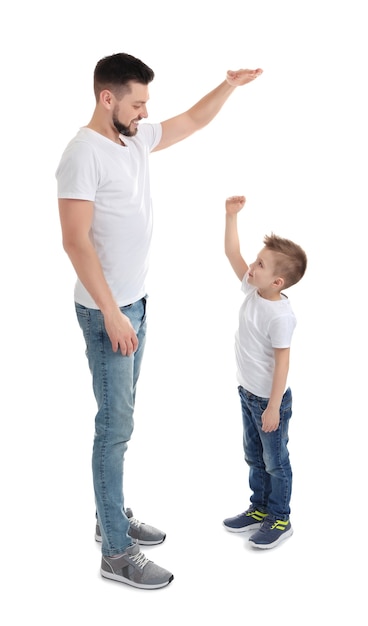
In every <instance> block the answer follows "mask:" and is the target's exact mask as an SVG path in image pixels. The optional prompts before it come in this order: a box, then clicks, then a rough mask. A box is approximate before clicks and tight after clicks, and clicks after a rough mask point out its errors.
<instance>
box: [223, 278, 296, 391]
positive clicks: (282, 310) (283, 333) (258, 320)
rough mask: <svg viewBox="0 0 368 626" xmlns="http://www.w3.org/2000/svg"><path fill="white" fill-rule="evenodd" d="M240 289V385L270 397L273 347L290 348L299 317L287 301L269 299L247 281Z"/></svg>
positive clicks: (237, 353) (237, 348)
mask: <svg viewBox="0 0 368 626" xmlns="http://www.w3.org/2000/svg"><path fill="white" fill-rule="evenodd" d="M247 278H248V274H245V276H244V278H243V281H242V285H241V289H242V291H243V292H244V293H245V300H244V302H243V304H242V306H241V307H240V311H239V328H238V330H237V332H236V335H235V356H236V364H237V380H238V383H239V385H241V386H242V387H244V389H246V390H247V391H250V393H253V394H254V395H256V396H259V397H261V398H269V397H270V395H271V388H272V378H273V372H274V367H275V358H274V348H289V347H290V343H291V338H292V335H293V332H294V329H295V326H296V318H295V315H294V313H293V311H292V308H291V305H290V302H289V300H288V298H287V297H286V296H285V295H284V294H281V300H276V301H275V300H266V299H265V298H262V297H261V296H260V295H259V294H258V293H257V289H256V288H255V287H253V286H251V285H249V284H248V282H247Z"/></svg>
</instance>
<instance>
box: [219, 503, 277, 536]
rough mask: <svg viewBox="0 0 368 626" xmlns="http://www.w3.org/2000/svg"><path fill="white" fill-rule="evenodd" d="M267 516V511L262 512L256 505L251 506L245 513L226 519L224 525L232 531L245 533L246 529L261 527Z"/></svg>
mask: <svg viewBox="0 0 368 626" xmlns="http://www.w3.org/2000/svg"><path fill="white" fill-rule="evenodd" d="M265 517H267V513H262V511H259V510H258V509H257V508H256V507H255V506H250V507H249V509H248V510H247V511H244V513H240V515H235V517H228V518H227V519H225V520H224V521H223V525H224V526H225V528H226V530H229V531H230V532H231V533H243V532H244V531H245V530H253V529H255V528H260V527H261V524H262V522H263V520H264V519H265Z"/></svg>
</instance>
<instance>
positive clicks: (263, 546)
mask: <svg viewBox="0 0 368 626" xmlns="http://www.w3.org/2000/svg"><path fill="white" fill-rule="evenodd" d="M293 532H294V531H293V529H292V528H290V529H289V530H287V531H286V532H285V534H283V535H280V537H279V538H278V539H276V541H273V542H272V543H255V541H252V537H250V538H249V543H250V545H251V546H252V547H253V548H259V549H260V550H270V549H271V548H274V547H275V546H278V545H279V544H280V543H281V542H282V541H285V539H288V538H289V537H291V535H292V534H293Z"/></svg>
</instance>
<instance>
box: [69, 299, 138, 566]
mask: <svg viewBox="0 0 368 626" xmlns="http://www.w3.org/2000/svg"><path fill="white" fill-rule="evenodd" d="M76 312H77V317H78V322H79V325H80V327H81V329H82V331H83V335H84V339H85V342H86V355H87V358H88V364H89V368H90V371H91V374H92V382H93V391H94V394H95V398H96V402H97V409H98V410H97V414H96V417H95V436H94V443H93V454H92V472H93V484H94V491H95V500H96V509H97V517H98V521H99V524H100V528H101V536H102V554H104V555H105V556H114V555H115V554H121V553H122V552H124V551H125V549H126V548H127V546H128V545H131V544H132V539H131V537H130V536H129V535H128V530H129V521H128V518H127V517H126V515H125V512H124V495H123V467H124V454H125V451H126V449H127V445H128V441H129V440H130V437H131V435H132V432H133V426H134V420H133V414H134V404H135V393H136V385H137V381H138V377H139V372H140V367H141V363H142V356H143V352H144V346H145V339H146V298H142V299H141V300H139V301H138V302H135V303H134V304H130V305H128V306H125V307H122V308H121V312H122V313H124V315H126V316H127V317H129V319H130V321H131V324H132V326H133V328H134V330H135V332H136V335H137V337H138V341H139V344H138V349H137V350H136V352H135V353H134V354H132V355H131V356H123V355H122V354H121V352H120V351H118V352H113V350H112V348H111V342H110V339H109V336H108V335H107V333H106V330H105V324H104V319H103V315H102V313H101V311H100V310H98V309H88V308H86V307H84V306H81V305H80V304H76Z"/></svg>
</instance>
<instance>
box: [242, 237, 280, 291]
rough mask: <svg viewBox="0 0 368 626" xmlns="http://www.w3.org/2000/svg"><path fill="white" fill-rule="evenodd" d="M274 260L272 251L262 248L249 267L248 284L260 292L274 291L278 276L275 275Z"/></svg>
mask: <svg viewBox="0 0 368 626" xmlns="http://www.w3.org/2000/svg"><path fill="white" fill-rule="evenodd" d="M274 268H275V260H274V253H273V252H272V250H268V249H267V248H263V250H261V251H260V252H259V254H258V256H257V258H256V260H255V261H254V262H253V263H251V264H250V265H249V271H248V283H249V284H250V285H253V286H254V287H257V289H258V290H259V291H260V292H262V291H265V290H275V289H276V287H277V285H276V284H275V281H276V280H278V278H279V277H278V276H276V274H275V269H274Z"/></svg>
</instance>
